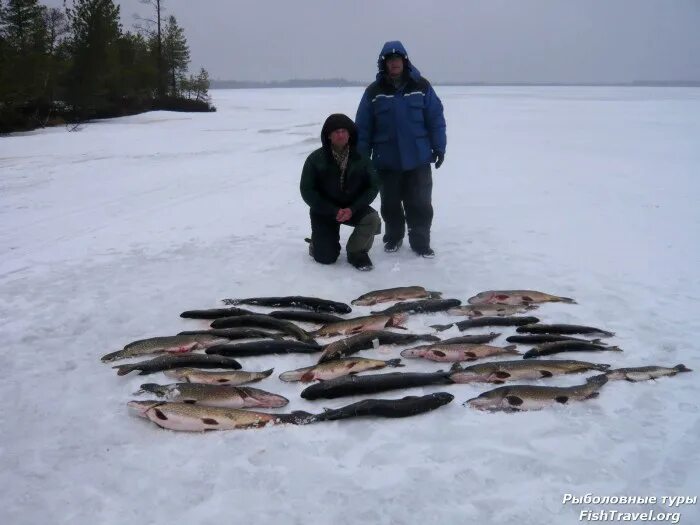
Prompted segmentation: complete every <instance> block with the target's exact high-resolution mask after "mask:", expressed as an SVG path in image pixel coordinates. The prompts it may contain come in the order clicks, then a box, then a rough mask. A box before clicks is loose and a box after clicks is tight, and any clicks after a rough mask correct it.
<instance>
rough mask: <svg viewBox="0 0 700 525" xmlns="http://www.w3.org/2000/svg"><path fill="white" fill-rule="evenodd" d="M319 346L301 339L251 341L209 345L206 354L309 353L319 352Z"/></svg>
mask: <svg viewBox="0 0 700 525" xmlns="http://www.w3.org/2000/svg"><path fill="white" fill-rule="evenodd" d="M320 351H321V346H319V345H317V344H316V343H303V342H301V341H253V342H251V343H238V344H233V343H229V344H223V345H215V346H210V347H209V348H207V349H206V353H207V354H215V355H225V356H229V357H250V356H256V355H269V354H311V353H314V352H320Z"/></svg>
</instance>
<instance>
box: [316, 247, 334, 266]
mask: <svg viewBox="0 0 700 525" xmlns="http://www.w3.org/2000/svg"><path fill="white" fill-rule="evenodd" d="M339 255H340V250H330V249H327V248H326V249H323V248H322V249H318V247H316V246H314V248H313V257H314V261H316V262H317V263H321V264H333V263H334V262H335V261H337V260H338V256H339Z"/></svg>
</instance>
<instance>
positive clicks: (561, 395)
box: [464, 374, 608, 412]
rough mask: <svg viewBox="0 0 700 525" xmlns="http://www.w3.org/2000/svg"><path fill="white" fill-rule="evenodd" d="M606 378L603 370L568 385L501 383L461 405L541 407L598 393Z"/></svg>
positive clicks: (514, 408) (491, 408) (497, 408)
mask: <svg viewBox="0 0 700 525" xmlns="http://www.w3.org/2000/svg"><path fill="white" fill-rule="evenodd" d="M607 381H608V378H607V376H606V375H605V374H600V375H597V376H593V377H589V378H588V379H587V380H586V384H584V385H577V386H570V387H556V386H530V385H513V386H500V387H498V388H494V389H493V390H489V391H488V392H484V393H483V394H481V395H480V396H477V397H475V398H472V399H469V400H467V401H465V402H464V406H470V407H472V408H476V409H478V410H488V411H491V412H494V411H504V412H519V411H522V410H540V409H542V408H544V407H546V406H550V405H554V404H557V403H559V404H562V405H565V404H567V403H569V402H570V401H583V400H586V399H592V398H595V397H598V391H599V390H600V389H601V388H602V386H603V385H604V384H605V383H606V382H607Z"/></svg>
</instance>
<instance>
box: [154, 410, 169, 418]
mask: <svg viewBox="0 0 700 525" xmlns="http://www.w3.org/2000/svg"><path fill="white" fill-rule="evenodd" d="M153 412H155V414H156V417H157V418H158V419H161V420H163V421H167V420H168V416H166V415H165V414H163V412H162V411H161V410H160V409H158V408H154V409H153Z"/></svg>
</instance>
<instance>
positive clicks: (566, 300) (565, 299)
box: [555, 297, 578, 304]
mask: <svg viewBox="0 0 700 525" xmlns="http://www.w3.org/2000/svg"><path fill="white" fill-rule="evenodd" d="M555 302H557V303H569V304H578V303H577V302H576V301H575V300H573V299H572V298H571V297H557V300H556V301H555Z"/></svg>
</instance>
